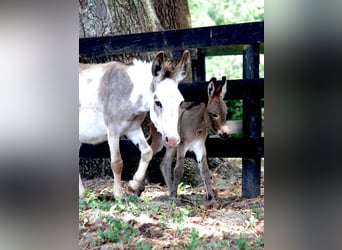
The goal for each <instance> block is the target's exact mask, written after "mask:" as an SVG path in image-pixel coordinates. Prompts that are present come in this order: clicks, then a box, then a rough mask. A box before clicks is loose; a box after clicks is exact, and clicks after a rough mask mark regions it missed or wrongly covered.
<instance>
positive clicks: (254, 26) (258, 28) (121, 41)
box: [79, 22, 264, 56]
mask: <svg viewBox="0 0 342 250" xmlns="http://www.w3.org/2000/svg"><path fill="white" fill-rule="evenodd" d="M263 42H264V22H251V23H244V24H230V25H219V26H211V27H203V28H191V29H180V30H167V31H161V32H146V33H138V34H131V35H120V36H106V37H94V38H82V39H79V55H80V56H98V55H112V54H122V52H123V51H124V52H125V53H126V54H129V53H135V52H150V51H159V50H166V49H190V48H206V47H216V46H224V45H232V44H252V43H263Z"/></svg>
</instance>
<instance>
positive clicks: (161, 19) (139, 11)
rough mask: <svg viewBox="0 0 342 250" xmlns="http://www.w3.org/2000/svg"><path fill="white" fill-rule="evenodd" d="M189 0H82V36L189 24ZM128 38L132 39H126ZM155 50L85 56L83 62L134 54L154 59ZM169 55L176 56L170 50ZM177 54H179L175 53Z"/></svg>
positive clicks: (120, 58) (123, 58)
mask: <svg viewBox="0 0 342 250" xmlns="http://www.w3.org/2000/svg"><path fill="white" fill-rule="evenodd" d="M190 26H191V21H190V14H189V7H188V2H187V0H175V1H173V0H164V1H158V0H79V37H80V38H86V37H101V36H110V35H127V34H134V33H141V32H151V31H161V30H169V29H179V28H189V27H190ZM127 42H129V41H127ZM154 54H155V53H135V54H127V53H125V52H123V53H122V54H121V55H111V56H97V57H91V58H89V57H86V58H85V57H82V58H80V62H84V63H90V62H94V63H100V62H107V61H121V62H125V63H128V62H130V61H131V60H132V58H139V59H141V60H145V61H151V60H152V59H153V56H154ZM167 54H168V57H169V58H170V59H172V58H173V55H172V53H170V51H167ZM176 55H177V57H178V56H179V55H178V53H176Z"/></svg>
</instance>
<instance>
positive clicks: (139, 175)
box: [126, 127, 153, 196]
mask: <svg viewBox="0 0 342 250" xmlns="http://www.w3.org/2000/svg"><path fill="white" fill-rule="evenodd" d="M126 136H127V137H128V139H130V140H131V141H132V142H133V143H134V144H135V145H136V146H137V147H138V148H139V150H140V152H141V157H140V161H139V166H138V170H137V172H135V174H134V176H133V180H131V181H129V183H128V191H131V192H134V193H135V194H136V195H138V196H139V195H140V194H141V193H142V192H143V191H144V190H145V185H144V179H145V174H146V169H147V167H148V164H149V163H150V161H151V159H152V156H153V152H152V149H151V147H150V146H149V145H148V143H147V141H146V139H145V136H144V133H143V131H142V129H141V127H138V128H137V129H135V130H132V131H129V132H128V133H127V134H126Z"/></svg>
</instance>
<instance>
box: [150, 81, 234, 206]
mask: <svg viewBox="0 0 342 250" xmlns="http://www.w3.org/2000/svg"><path fill="white" fill-rule="evenodd" d="M215 83H217V82H216V78H212V79H211V80H210V81H209V84H208V88H207V90H208V96H207V98H204V99H203V100H200V101H197V102H194V103H192V104H190V105H189V106H188V107H187V108H185V109H183V110H182V112H181V114H180V118H179V130H180V131H179V134H180V137H181V142H180V143H179V144H178V146H177V147H176V148H166V152H165V155H164V157H163V160H162V163H161V165H160V169H161V171H162V174H163V177H164V180H165V182H166V185H167V187H168V190H169V194H170V197H176V196H177V188H178V184H179V182H180V180H181V178H182V177H183V174H184V166H183V165H184V158H185V154H186V152H188V151H192V152H194V153H195V156H196V161H197V164H198V168H199V170H200V174H201V177H202V179H203V182H204V185H205V189H206V192H207V199H208V200H215V195H214V192H213V189H212V187H211V179H210V173H209V168H208V163H207V151H206V148H205V141H206V138H207V136H208V129H211V130H212V131H213V132H215V133H216V134H218V135H219V136H220V138H222V139H226V138H228V136H229V130H228V126H227V124H226V116H227V106H226V104H225V103H224V101H223V98H224V96H225V94H226V86H227V82H226V78H225V77H223V78H222V83H221V84H219V85H218V86H217V87H215ZM151 136H152V144H151V147H152V150H153V153H154V154H156V153H157V152H159V151H160V150H161V149H162V148H163V145H162V143H161V135H160V134H159V133H158V132H156V130H155V128H154V127H153V126H152V127H151ZM176 152H177V163H176V166H175V168H174V171H173V179H172V159H173V158H174V156H175V154H176Z"/></svg>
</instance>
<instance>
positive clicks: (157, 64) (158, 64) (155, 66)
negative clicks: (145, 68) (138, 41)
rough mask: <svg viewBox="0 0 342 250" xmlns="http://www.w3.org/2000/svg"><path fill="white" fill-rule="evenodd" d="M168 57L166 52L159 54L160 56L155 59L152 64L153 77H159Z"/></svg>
mask: <svg viewBox="0 0 342 250" xmlns="http://www.w3.org/2000/svg"><path fill="white" fill-rule="evenodd" d="M165 58H166V55H165V53H164V51H160V52H158V54H157V55H156V56H155V58H154V59H153V63H152V75H153V76H158V75H159V74H160V72H161V71H162V70H163V64H164V62H165Z"/></svg>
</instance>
